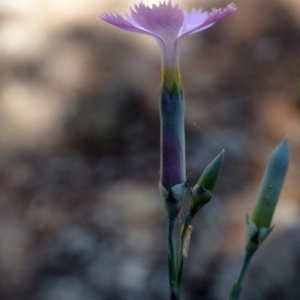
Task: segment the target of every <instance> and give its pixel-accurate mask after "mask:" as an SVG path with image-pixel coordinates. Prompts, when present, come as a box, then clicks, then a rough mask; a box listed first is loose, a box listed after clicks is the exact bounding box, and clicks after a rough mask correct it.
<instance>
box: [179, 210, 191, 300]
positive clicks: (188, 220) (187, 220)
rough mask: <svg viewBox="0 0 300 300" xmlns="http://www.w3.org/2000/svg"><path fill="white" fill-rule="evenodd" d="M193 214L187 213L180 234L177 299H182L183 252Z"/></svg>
mask: <svg viewBox="0 0 300 300" xmlns="http://www.w3.org/2000/svg"><path fill="white" fill-rule="evenodd" d="M191 221H192V216H191V215H190V214H187V215H186V217H185V220H184V224H183V226H182V229H181V236H180V248H179V249H180V250H179V254H178V269H177V282H176V294H177V299H178V300H179V299H180V294H181V283H182V274H183V266H184V260H185V255H184V253H183V251H184V242H185V238H186V233H187V230H188V228H189V226H190V224H191Z"/></svg>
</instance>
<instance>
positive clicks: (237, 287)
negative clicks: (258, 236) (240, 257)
mask: <svg viewBox="0 0 300 300" xmlns="http://www.w3.org/2000/svg"><path fill="white" fill-rule="evenodd" d="M253 254H254V252H252V251H246V254H245V257H244V261H243V265H242V267H241V270H240V273H239V276H238V279H237V280H236V282H235V283H234V284H233V285H232V288H231V291H230V295H229V298H228V300H238V298H239V296H240V292H241V290H242V281H243V279H244V276H245V273H246V271H247V268H248V266H249V263H250V260H251V258H252V256H253Z"/></svg>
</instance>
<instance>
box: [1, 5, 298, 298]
mask: <svg viewBox="0 0 300 300" xmlns="http://www.w3.org/2000/svg"><path fill="white" fill-rule="evenodd" d="M157 2H158V1H144V3H146V4H152V3H157ZM178 2H179V4H180V5H182V6H183V7H184V9H185V10H190V9H191V8H192V7H203V8H204V9H205V10H210V9H211V8H212V7H225V6H226V5H227V4H228V3H229V2H227V1H223V0H213V1H212V0H210V1H208V0H201V1H184V0H181V1H178ZM173 3H175V2H174V1H173ZM133 4H134V1H133V0H130V1H129V0H126V1H125V0H122V1H120V0H109V1H108V0H97V1H96V0H86V1H83V0H73V1H71V0H51V1H50V0H9V1H7V0H0V66H1V73H0V299H1V300H20V299H22V300H54V299H55V300H83V299H84V300H95V299H98V300H99V299H103V300H127V299H128V300H132V299H143V300H150V299H151V300H153V299H156V300H163V299H167V298H168V278H167V262H166V261H167V242H166V226H167V224H166V212H165V210H164V207H163V203H162V201H161V199H160V197H159V193H158V171H159V115H158V92H159V84H160V54H159V49H158V46H157V45H156V43H155V41H154V40H152V39H151V38H149V37H147V36H142V35H138V34H133V33H129V32H125V31H121V30H119V29H117V28H115V27H113V26H110V25H108V24H106V23H104V22H103V21H100V20H98V19H97V16H98V15H99V13H100V12H109V11H111V12H118V13H120V14H123V15H124V13H125V11H127V12H128V11H129V6H132V5H133ZM236 4H237V5H238V11H237V12H235V13H234V14H233V15H231V16H230V17H228V18H226V19H224V20H222V21H220V22H219V23H217V24H216V25H214V26H213V27H212V28H210V29H208V30H206V31H203V32H200V33H197V34H195V35H193V36H190V37H188V38H187V39H186V40H185V41H184V42H183V44H182V46H181V73H182V81H183V86H184V91H185V96H186V143H187V172H188V173H190V174H191V184H192V185H193V184H195V182H196V181H197V179H198V177H199V175H200V174H201V172H202V171H203V169H204V168H205V167H206V165H207V164H208V163H209V162H210V161H211V160H212V159H213V158H214V157H215V156H216V155H217V154H218V153H219V152H220V151H221V149H222V148H224V149H225V150H226V155H225V162H224V166H223V170H222V173H221V176H220V179H219V182H218V184H217V186H216V189H215V192H214V197H213V199H212V200H211V202H210V203H209V204H208V205H207V207H205V209H203V211H202V212H200V213H199V215H197V217H196V218H195V219H194V221H193V225H194V231H193V235H192V240H191V246H190V253H189V258H188V260H187V264H186V269H185V278H184V288H183V297H182V298H183V299H184V300H196V299H198V300H199V299H202V300H219V299H220V300H221V299H226V297H227V295H228V292H229V290H230V287H231V284H232V282H233V280H234V279H235V278H236V275H237V272H238V270H239V266H240V263H241V261H242V258H243V254H244V241H245V230H246V228H245V217H246V215H247V214H249V213H250V212H251V210H252V207H253V205H254V201H255V198H256V194H257V190H258V188H259V184H260V180H261V178H262V175H263V171H264V168H265V166H266V163H267V161H268V158H269V155H270V153H271V152H272V150H273V149H274V148H275V147H276V145H277V144H279V143H280V142H281V140H282V139H283V138H285V137H286V136H287V135H288V136H289V142H290V150H291V164H290V168H289V171H288V174H287V178H286V182H285V185H284V189H283V192H282V194H281V197H280V201H279V205H278V207H277V211H276V214H275V217H274V220H273V223H274V224H275V225H276V226H275V229H274V231H273V233H272V234H271V236H270V237H269V238H268V239H267V241H266V242H265V243H264V245H263V246H262V247H261V249H260V250H259V251H258V253H257V254H256V255H255V257H254V259H253V263H252V265H251V266H250V268H249V272H248V273H247V275H246V278H245V282H244V287H243V291H242V294H241V298H240V299H243V300H271V299H272V300H277V299H278V300H279V299H285V300H289V299H290V300H295V299H298V298H299V295H300V285H299V280H300V222H299V212H300V210H299V208H300V207H299V205H300V198H299V194H300V185H299V177H300V160H299V149H300V130H299V128H300V118H299V117H300V2H299V1H298V0H264V1H260V0H243V1H240V0H237V1H236ZM195 124H196V125H195ZM186 200H188V199H186ZM186 207H187V203H186V204H185V205H184V207H183V211H182V216H181V217H180V220H181V222H182V219H183V218H184V213H185V212H186ZM179 227H180V225H179V224H178V228H177V230H178V231H179Z"/></svg>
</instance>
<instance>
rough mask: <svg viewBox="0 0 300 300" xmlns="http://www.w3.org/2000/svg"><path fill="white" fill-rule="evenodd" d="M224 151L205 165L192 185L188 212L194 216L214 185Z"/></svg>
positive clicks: (208, 196)
mask: <svg viewBox="0 0 300 300" xmlns="http://www.w3.org/2000/svg"><path fill="white" fill-rule="evenodd" d="M224 153H225V151H224V150H222V151H221V153H220V154H219V155H218V156H216V157H215V158H214V160H213V161H212V162H211V163H210V164H209V165H208V166H207V167H206V169H205V170H204V172H203V173H202V175H201V177H200V178H199V180H198V182H197V184H196V185H195V186H194V187H193V189H192V191H191V197H190V207H189V213H190V214H191V216H194V215H195V214H196V213H197V212H198V211H199V210H200V208H201V207H202V206H204V205H205V204H206V203H208V202H209V200H210V198H211V196H212V191H213V189H214V186H215V184H216V182H217V179H218V176H219V174H220V171H221V167H222V164H223V160H224Z"/></svg>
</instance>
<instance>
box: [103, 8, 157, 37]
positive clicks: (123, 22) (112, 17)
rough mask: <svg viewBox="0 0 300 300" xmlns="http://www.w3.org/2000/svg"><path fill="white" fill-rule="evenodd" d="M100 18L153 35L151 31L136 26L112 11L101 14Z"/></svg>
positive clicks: (133, 30) (124, 27)
mask: <svg viewBox="0 0 300 300" xmlns="http://www.w3.org/2000/svg"><path fill="white" fill-rule="evenodd" d="M99 19H101V20H103V21H105V22H107V23H109V24H112V25H114V26H116V27H119V28H121V29H124V30H127V31H131V32H137V33H143V34H148V35H151V36H153V34H151V33H149V32H148V30H144V29H143V28H141V27H140V26H136V25H135V24H133V23H131V22H129V21H127V20H125V19H124V18H123V17H122V16H121V15H119V14H116V15H113V14H111V13H102V14H101V15H100V16H99Z"/></svg>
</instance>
